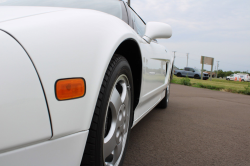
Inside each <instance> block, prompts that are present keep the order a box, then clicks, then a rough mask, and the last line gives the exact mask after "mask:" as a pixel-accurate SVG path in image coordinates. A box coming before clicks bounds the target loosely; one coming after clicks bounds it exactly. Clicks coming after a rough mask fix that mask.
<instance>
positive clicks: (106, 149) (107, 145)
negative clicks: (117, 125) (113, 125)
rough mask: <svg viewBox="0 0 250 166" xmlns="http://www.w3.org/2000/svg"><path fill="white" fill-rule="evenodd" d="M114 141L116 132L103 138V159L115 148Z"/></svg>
mask: <svg viewBox="0 0 250 166" xmlns="http://www.w3.org/2000/svg"><path fill="white" fill-rule="evenodd" d="M116 145H117V143H116V133H115V132H114V133H113V134H112V136H111V137H110V138H109V137H108V136H107V137H106V138H104V144H103V157H104V159H105V158H107V157H108V156H109V155H110V154H111V152H112V151H113V150H114V149H115V147H116Z"/></svg>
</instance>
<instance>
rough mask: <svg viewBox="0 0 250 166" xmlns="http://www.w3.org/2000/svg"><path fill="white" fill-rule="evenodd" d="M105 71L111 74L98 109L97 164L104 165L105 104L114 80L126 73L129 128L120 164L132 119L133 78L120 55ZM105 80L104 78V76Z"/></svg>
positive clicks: (121, 161) (126, 63)
mask: <svg viewBox="0 0 250 166" xmlns="http://www.w3.org/2000/svg"><path fill="white" fill-rule="evenodd" d="M107 72H111V75H110V78H109V79H108V81H107V86H106V89H105V92H104V96H103V102H102V104H101V109H100V112H101V114H102V115H101V118H100V119H99V123H98V124H102V125H101V126H100V127H99V128H98V138H99V139H98V144H99V148H98V149H99V150H100V152H99V154H100V155H99V160H100V161H99V162H98V163H100V164H99V165H104V163H103V142H104V138H103V136H104V126H105V117H106V114H107V106H108V104H109V103H108V102H109V98H110V95H111V92H112V89H113V87H114V84H115V83H116V80H117V78H118V77H119V76H120V75H123V74H124V75H126V77H127V78H128V81H129V84H130V85H129V86H130V91H131V105H130V107H131V108H130V110H131V112H130V122H129V129H128V135H127V140H126V143H125V148H124V151H123V154H122V155H123V156H122V158H121V160H120V164H119V165H121V164H122V163H123V160H124V154H125V152H126V148H127V142H128V140H129V136H130V128H131V126H132V119H133V111H132V110H133V101H134V100H133V99H134V94H133V92H134V89H133V79H132V74H131V73H132V72H131V69H130V66H129V64H128V62H127V60H126V59H125V58H124V57H122V58H121V59H119V61H118V62H117V63H116V66H114V68H113V71H108V70H107ZM104 80H105V78H104Z"/></svg>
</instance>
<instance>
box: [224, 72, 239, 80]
mask: <svg viewBox="0 0 250 166" xmlns="http://www.w3.org/2000/svg"><path fill="white" fill-rule="evenodd" d="M235 79H236V80H237V79H238V75H237V74H231V75H230V76H227V78H226V80H228V81H230V80H231V81H233V80H235Z"/></svg>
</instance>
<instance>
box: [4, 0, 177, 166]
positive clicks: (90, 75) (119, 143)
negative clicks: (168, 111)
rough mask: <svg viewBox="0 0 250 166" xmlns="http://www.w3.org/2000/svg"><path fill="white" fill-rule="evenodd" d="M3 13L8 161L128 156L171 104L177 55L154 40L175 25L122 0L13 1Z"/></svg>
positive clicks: (57, 163) (116, 161)
mask: <svg viewBox="0 0 250 166" xmlns="http://www.w3.org/2000/svg"><path fill="white" fill-rule="evenodd" d="M0 13H1V14H0V43H1V44H0V58H1V59H0V71H1V81H0V92H1V93H0V108H1V110H0V132H1V136H0V165H1V166H79V165H88V166H91V165H95V166H103V165H105V166H115V165H122V162H123V159H124V154H125V151H126V146H127V142H128V138H129V134H130V130H131V128H132V127H133V126H135V125H136V124H137V123H138V122H139V121H140V120H141V119H142V118H143V117H144V116H145V115H147V114H148V113H149V112H150V111H151V110H152V109H153V108H154V107H155V106H158V107H160V108H167V106H168V102H169V94H170V90H169V86H170V76H171V69H172V66H173V59H174V57H173V56H172V55H171V54H170V53H167V52H166V51H165V50H166V48H165V47H164V46H162V45H160V44H158V43H156V42H151V41H152V40H154V41H155V39H156V38H170V37H171V35H172V30H171V27H170V26H169V25H168V24H165V23H160V22H148V23H147V25H146V24H145V22H144V21H143V20H142V19H141V17H140V16H139V15H138V14H137V13H136V12H135V11H134V10H133V9H132V8H131V7H129V6H128V5H127V4H126V3H125V2H124V1H120V0H64V1H58V0H41V1H36V0H35V1H34V0H25V1H24V0H19V1H17V0H4V1H1V2H0ZM149 72H153V74H151V73H149Z"/></svg>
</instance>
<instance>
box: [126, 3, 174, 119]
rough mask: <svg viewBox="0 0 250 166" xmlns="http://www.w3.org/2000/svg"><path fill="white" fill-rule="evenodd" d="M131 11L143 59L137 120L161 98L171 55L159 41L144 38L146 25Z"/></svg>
mask: <svg viewBox="0 0 250 166" xmlns="http://www.w3.org/2000/svg"><path fill="white" fill-rule="evenodd" d="M129 12H130V16H131V17H130V18H131V20H132V27H133V28H134V30H135V31H136V33H137V39H138V41H139V45H140V48H141V55H142V60H143V73H142V88H141V97H140V103H139V105H138V106H137V109H136V110H135V118H134V119H135V120H136V119H137V118H139V117H140V116H141V115H143V114H144V113H145V112H147V111H148V110H150V108H152V107H154V106H155V104H156V103H157V102H159V100H160V99H161V93H157V91H158V89H160V88H161V87H164V85H166V82H167V80H166V71H167V68H169V66H170V65H168V64H169V63H170V55H168V54H167V51H166V48H165V47H164V46H162V45H159V44H158V43H157V41H153V42H151V43H147V42H146V41H145V40H144V39H143V38H142V37H143V35H144V33H145V28H146V25H145V23H144V21H143V20H142V19H141V18H140V17H139V16H138V15H137V13H136V12H134V10H133V9H132V8H129ZM164 90H165V89H164ZM164 90H162V91H164Z"/></svg>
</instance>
